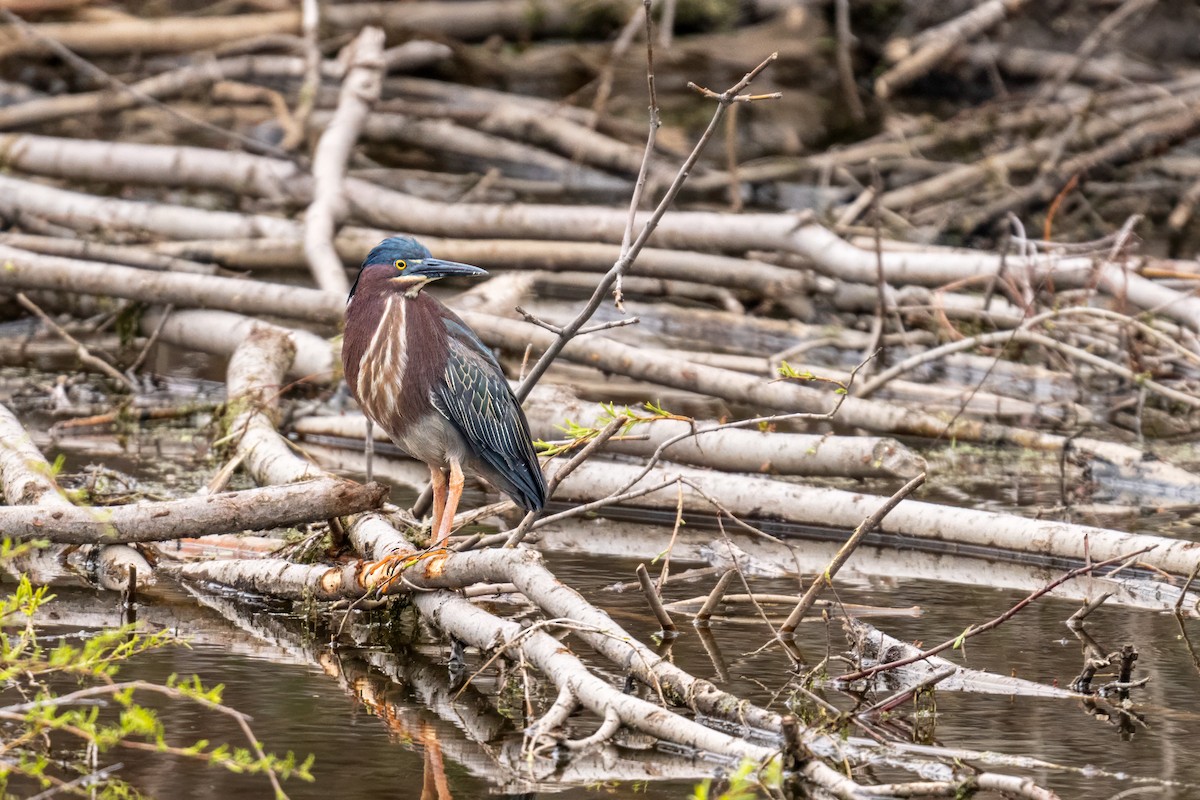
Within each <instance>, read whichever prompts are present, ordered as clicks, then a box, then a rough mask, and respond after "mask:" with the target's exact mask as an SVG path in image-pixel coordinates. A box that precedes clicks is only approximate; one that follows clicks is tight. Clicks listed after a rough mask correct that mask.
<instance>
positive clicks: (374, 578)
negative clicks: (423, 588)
mask: <svg viewBox="0 0 1200 800" xmlns="http://www.w3.org/2000/svg"><path fill="white" fill-rule="evenodd" d="M422 555H424V554H418V555H413V554H412V553H392V554H391V555H387V556H384V557H383V558H381V559H379V560H378V561H368V562H366V563H365V564H363V565H362V572H361V573H360V580H361V582H362V585H363V588H364V589H366V590H367V591H369V592H371V591H373V592H378V593H379V594H387V593H388V592H390V591H391V590H392V588H393V587H394V586H395V585H396V584H398V583H399V582H400V581H401V580H403V578H404V571H405V570H406V569H408V568H409V567H411V566H412V565H413V564H416V563H417V562H418V561H420V560H421V557H422Z"/></svg>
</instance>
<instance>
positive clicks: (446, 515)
mask: <svg viewBox="0 0 1200 800" xmlns="http://www.w3.org/2000/svg"><path fill="white" fill-rule="evenodd" d="M449 483H450V485H449V487H448V488H449V491H448V492H447V494H446V507H445V508H444V509H442V521H441V524H440V525H438V526H437V528H436V529H435V530H436V531H437V533H436V534H435V536H434V539H433V546H434V547H441V546H442V544H443V543H444V542H445V541H446V539H447V538H449V536H450V529H451V528H452V527H454V513H455V512H456V511H458V501H459V499H461V498H462V492H463V471H462V465H461V464H459V463H458V459H454V458H452V459H450V481H449Z"/></svg>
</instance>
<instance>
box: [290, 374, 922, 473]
mask: <svg viewBox="0 0 1200 800" xmlns="http://www.w3.org/2000/svg"><path fill="white" fill-rule="evenodd" d="M606 413H607V412H605V410H604V408H603V407H601V406H597V405H594V404H590V403H586V402H584V401H581V400H579V399H578V398H576V397H574V396H573V395H570V394H569V393H567V392H565V391H559V390H553V391H550V390H535V391H534V392H533V394H531V395H530V397H529V399H528V400H527V401H526V402H525V416H526V417H527V418H528V420H529V425H530V428H531V430H532V432H533V436H534V438H536V439H544V440H547V441H552V440H555V439H561V438H563V431H562V429H561V428H559V427H558V426H560V425H563V424H564V423H565V422H566V421H567V420H570V421H571V422H572V423H575V424H577V425H582V426H584V427H592V428H601V427H603V425H604V423H603V422H602V419H603V417H604V415H605V414H606ZM716 424H717V423H715V422H712V421H697V422H696V423H694V424H693V423H689V422H685V421H683V420H675V419H665V418H664V419H657V420H653V421H651V422H646V423H644V424H640V425H637V426H635V427H634V428H633V429H632V430H631V431H630V437H629V439H628V440H622V439H621V438H620V437H615V438H613V439H610V440H609V441H608V442H606V443H605V445H604V450H605V451H607V452H612V453H621V454H623V455H636V456H643V457H648V456H650V455H652V454H653V453H654V452H655V450H656V449H657V448H658V447H659V446H660V445H662V444H663V443H664V442H666V441H667V440H668V439H673V438H675V437H676V436H680V435H684V436H686V435H687V434H690V433H692V432H694V431H695V430H696V429H698V428H700V429H702V428H706V427H709V426H715V425H716ZM292 428H293V430H295V431H296V432H297V433H299V434H301V435H304V436H338V437H343V438H352V439H362V438H363V436H365V434H366V420H365V418H363V417H362V415H360V414H354V415H343V416H338V417H305V418H303V419H300V420H297V421H296V422H295V424H294V425H293V426H292ZM636 437H648V438H644V439H639V438H636ZM375 439H376V440H377V441H378V442H387V441H388V439H387V438H386V434H382V433H378V434H376V436H375ZM663 458H664V459H665V460H666V461H671V462H675V463H680V464H694V465H697V466H704V467H712V468H714V469H721V470H728V471H731V472H765V473H770V474H782V475H821V476H843V477H856V478H866V477H912V476H914V475H917V474H919V473H921V472H923V471H924V470H925V459H924V458H922V457H921V456H919V455H917V454H916V453H914V452H913V451H912V450H910V449H909V448H907V447H905V446H904V445H903V444H901V443H900V442H898V441H896V440H895V439H885V438H880V437H876V436H834V435H832V434H829V435H825V436H821V435H816V434H802V433H780V432H771V433H763V432H760V431H758V430H754V429H751V428H747V429H742V430H739V429H736V428H731V429H727V430H719V431H714V432H711V433H702V434H700V435H697V436H691V437H688V438H684V439H682V440H681V441H679V442H677V443H676V444H673V445H671V446H670V447H668V448H667V449H666V451H665V452H664V453H663Z"/></svg>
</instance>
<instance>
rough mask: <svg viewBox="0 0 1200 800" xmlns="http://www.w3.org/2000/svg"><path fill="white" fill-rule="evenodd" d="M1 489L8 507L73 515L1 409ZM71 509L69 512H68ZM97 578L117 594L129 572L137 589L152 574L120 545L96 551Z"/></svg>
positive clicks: (46, 466)
mask: <svg viewBox="0 0 1200 800" xmlns="http://www.w3.org/2000/svg"><path fill="white" fill-rule="evenodd" d="M0 489H2V490H3V493H4V499H5V501H6V502H7V503H8V504H9V505H10V506H34V507H37V508H39V509H46V510H48V511H49V513H59V512H61V513H64V514H67V513H74V511H73V510H74V509H75V508H76V507H75V505H74V504H72V503H71V501H70V500H68V499H67V497H66V495H64V494H63V492H62V489H60V488H59V487H58V483H57V482H56V481H55V480H54V469H53V468H52V467H51V466H50V463H49V462H48V461H46V459H45V457H44V456H43V455H42V453H41V451H40V450H38V449H37V446H36V445H34V443H33V440H32V439H30V438H29V434H28V433H26V432H25V428H24V427H23V426H22V425H21V423H20V421H19V420H18V419H17V418H16V417H15V416H14V415H13V413H12V412H11V411H9V410H8V407H7V406H3V405H0ZM68 509H72V511H68ZM97 561H98V564H97V565H96V577H97V579H98V580H99V581H100V585H101V586H103V587H104V588H105V589H109V590H111V591H120V590H121V589H124V588H125V587H126V586H127V585H128V583H129V569H130V567H133V568H135V569H136V570H137V585H138V587H139V588H142V587H145V586H149V585H151V584H152V583H153V582H154V570H153V568H152V567H151V566H150V563H149V562H148V561H146V559H145V558H143V557H142V554H141V553H139V552H138V551H136V550H134V549H133V548H132V547H129V546H127V545H123V544H108V545H104V546H102V547H100V548H99V549H98V551H97Z"/></svg>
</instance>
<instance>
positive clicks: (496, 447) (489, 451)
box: [342, 236, 546, 546]
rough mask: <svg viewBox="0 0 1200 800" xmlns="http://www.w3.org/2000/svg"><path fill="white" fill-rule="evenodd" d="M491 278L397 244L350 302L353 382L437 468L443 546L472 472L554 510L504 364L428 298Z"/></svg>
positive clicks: (387, 426) (415, 452) (371, 415)
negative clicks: (442, 281) (452, 283)
mask: <svg viewBox="0 0 1200 800" xmlns="http://www.w3.org/2000/svg"><path fill="white" fill-rule="evenodd" d="M486 274H487V272H485V271H484V270H482V269H480V268H479V267H473V266H471V265H470V264H459V263H457V262H454V261H443V260H441V259H437V258H434V257H433V256H432V255H431V254H430V252H429V250H427V249H426V248H425V246H424V245H422V244H421V243H419V242H418V241H416V240H415V239H411V238H408V237H402V236H394V237H391V238H389V239H384V240H383V241H382V242H380V243H379V244H378V245H376V246H375V248H374V249H372V250H371V252H370V253H369V254H367V257H366V260H364V261H363V264H362V269H360V270H359V273H358V278H357V279H355V281H354V285H353V286H351V287H350V296H349V297H348V298H347V300H346V330H345V335H344V337H343V339H342V367H343V369H344V371H345V375H346V383H347V385H348V386H349V388H350V392H351V394H352V395H353V396H354V399H355V400H357V401H358V405H359V407H360V408H361V409H362V411H363V413H364V414H365V415H366V416H367V418H368V419H369V420H371V421H372V422H374V423H375V424H376V425H378V426H380V427H381V428H383V430H384V431H385V432H386V433H387V435H388V436H389V437H390V438H391V440H392V441H393V442H395V443H396V444H397V445H398V446H399V447H400V448H401V449H403V450H405V451H406V452H408V454H409V455H411V456H412V457H413V458H416V459H418V460H420V461H424V462H425V464H426V465H427V466H428V467H429V474H430V478H431V479H432V482H433V523H432V534H433V544H434V546H440V545H441V544H442V543H443V542H444V541H445V540H446V537H447V536H449V535H450V526H451V525H452V524H453V521H454V512H455V511H456V510H457V508H458V501H459V498H460V497H461V496H462V490H463V477H464V475H465V474H468V473H470V474H474V475H477V476H479V477H482V478H483V479H485V480H486V481H487V482H488V483H490V484H491V485H492V486H494V487H496V488H497V489H499V490H500V491H502V492H504V493H505V494H506V495H508V496H509V497H511V498H512V499H513V501H514V502H516V503H517V505H519V506H521V507H522V508H524V509H525V510H526V511H535V510H539V509H541V508H542V506H543V505H545V503H546V482H545V479H544V478H543V477H542V470H541V468H540V467H539V466H538V460H537V455H536V454H535V453H534V450H533V444H532V442H531V437H530V435H529V423H528V422H527V421H526V419H525V414H524V413H523V412H522V411H521V404H520V403H519V402H518V401H517V398H516V397H514V396H513V393H512V389H510V388H509V386H508V381H506V380H505V379H504V373H503V371H501V369H500V364H499V363H498V362H497V361H496V357H495V356H494V355H492V351H491V350H489V349H488V348H487V347H486V346H485V345H484V344H483V342H481V341H480V340H479V337H478V336H476V335H475V333H474V331H472V330H471V329H470V328H468V327H467V324H466V323H465V322H463V321H462V320H461V319H459V317H458V316H457V315H456V314H455V313H454V312H453V311H451V310H450V309H448V308H446V307H445V306H444V305H442V304H441V303H440V302H438V300H437V299H436V298H434V297H433V296H432V295H430V294H429V293H427V292H423V291H422V289H424V288H425V285H426V284H428V283H429V282H431V281H435V280H437V279H438V278H445V277H447V276H451V275H472V276H479V275H486Z"/></svg>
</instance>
